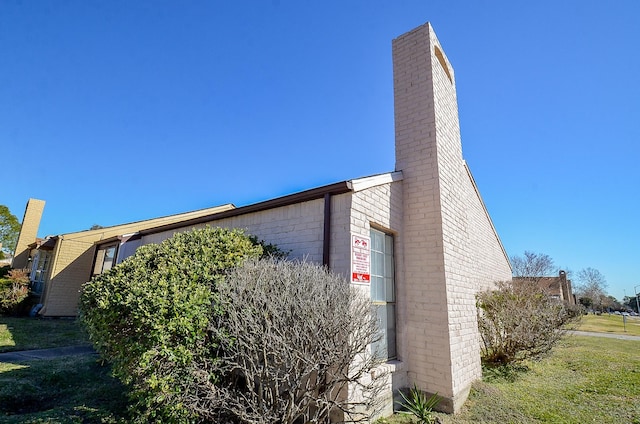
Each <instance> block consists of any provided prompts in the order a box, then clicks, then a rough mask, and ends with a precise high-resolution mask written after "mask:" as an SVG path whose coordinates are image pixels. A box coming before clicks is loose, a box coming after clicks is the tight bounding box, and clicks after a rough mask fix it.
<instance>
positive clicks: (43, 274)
mask: <svg viewBox="0 0 640 424" xmlns="http://www.w3.org/2000/svg"><path fill="white" fill-rule="evenodd" d="M50 259H51V252H49V251H45V250H38V252H37V253H36V254H35V257H34V258H33V265H32V267H31V274H30V279H31V290H32V291H33V293H34V294H36V295H38V294H42V289H43V288H44V282H45V278H47V271H49V262H50Z"/></svg>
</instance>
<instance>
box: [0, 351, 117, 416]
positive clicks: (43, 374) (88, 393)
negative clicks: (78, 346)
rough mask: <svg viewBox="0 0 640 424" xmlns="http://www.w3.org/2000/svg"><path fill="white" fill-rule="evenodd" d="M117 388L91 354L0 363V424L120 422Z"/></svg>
mask: <svg viewBox="0 0 640 424" xmlns="http://www.w3.org/2000/svg"><path fill="white" fill-rule="evenodd" d="M126 408H127V400H126V398H125V395H124V388H123V387H122V385H121V384H120V383H119V382H118V381H117V380H116V379H114V378H113V377H111V375H110V369H109V367H106V366H103V365H101V364H100V361H98V358H97V357H96V356H95V355H87V356H72V357H66V358H60V359H52V360H46V361H29V362H24V363H21V364H6V363H1V362H0V423H8V424H9V423H10V424H14V423H15V424H17V423H34V424H35V423H48V424H52V423H86V424H89V423H125V422H127V420H126V419H125V418H124V416H123V413H124V412H125V411H126Z"/></svg>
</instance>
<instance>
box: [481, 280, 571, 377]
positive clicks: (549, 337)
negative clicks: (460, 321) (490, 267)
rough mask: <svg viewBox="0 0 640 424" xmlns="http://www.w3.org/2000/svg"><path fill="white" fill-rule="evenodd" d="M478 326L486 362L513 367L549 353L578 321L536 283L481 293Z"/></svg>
mask: <svg viewBox="0 0 640 424" xmlns="http://www.w3.org/2000/svg"><path fill="white" fill-rule="evenodd" d="M476 299H477V306H478V325H479V329H480V336H481V338H482V358H483V361H485V362H486V363H491V364H510V363H515V362H519V361H522V360H525V359H535V358H538V357H540V356H541V355H543V354H545V353H547V352H549V351H550V350H551V349H552V348H553V346H554V345H555V344H556V343H557V342H558V341H559V340H560V339H561V338H562V336H563V335H564V333H565V331H566V330H565V328H566V324H567V323H569V322H570V321H571V320H572V319H575V316H574V314H569V313H568V311H567V309H566V308H565V306H564V305H563V304H562V303H561V302H559V301H557V300H555V299H552V298H551V297H549V296H548V295H547V294H546V293H545V292H544V291H543V290H542V289H540V288H539V287H538V285H537V283H536V282H535V281H520V282H518V283H517V284H514V283H512V282H511V281H506V282H499V283H497V289H495V290H488V291H485V292H481V293H478V294H477V296H476Z"/></svg>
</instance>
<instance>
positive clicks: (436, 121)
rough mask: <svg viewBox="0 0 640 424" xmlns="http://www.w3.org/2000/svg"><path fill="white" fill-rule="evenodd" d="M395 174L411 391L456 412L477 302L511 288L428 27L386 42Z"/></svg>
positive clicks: (467, 380) (447, 75)
mask: <svg viewBox="0 0 640 424" xmlns="http://www.w3.org/2000/svg"><path fill="white" fill-rule="evenodd" d="M393 75H394V99H395V126H396V170H398V171H402V173H403V175H404V181H403V209H404V212H403V213H404V216H403V225H404V227H403V234H404V242H403V243H404V246H403V250H404V255H403V259H402V261H401V262H400V263H399V264H398V266H399V267H402V271H403V272H402V275H404V284H403V287H404V290H403V292H404V294H403V295H404V297H405V299H403V303H404V305H405V307H404V311H403V312H402V320H403V321H404V326H403V327H404V329H403V330H402V331H403V333H404V335H403V337H402V338H401V339H402V340H404V341H403V342H402V343H403V345H402V346H401V347H400V352H401V353H403V355H402V360H403V361H404V362H406V363H407V368H406V369H407V371H408V373H407V376H408V378H409V384H410V385H413V384H414V383H415V384H417V385H418V386H419V387H420V388H422V389H423V390H425V391H427V392H431V393H435V392H438V393H439V395H440V396H442V397H443V402H442V404H441V407H442V408H443V409H444V410H447V411H455V410H457V409H458V408H459V407H460V406H461V405H462V403H463V402H464V400H465V399H466V397H467V395H468V393H469V389H470V386H471V383H472V382H473V381H474V380H476V379H478V378H480V377H481V365H480V349H479V342H480V341H479V333H478V328H477V315H476V309H475V293H476V292H477V291H478V290H481V289H484V288H487V287H489V286H490V284H492V282H493V281H497V280H499V279H510V278H511V276H510V274H511V272H510V267H509V265H508V260H507V259H506V254H504V250H503V249H502V245H501V243H500V241H499V239H498V238H497V234H495V229H494V228H493V225H492V224H491V221H490V219H489V216H488V214H487V213H486V210H485V209H484V204H483V203H482V200H481V199H480V196H479V193H478V191H477V187H476V186H475V183H474V182H473V178H472V177H471V174H470V172H469V170H468V168H467V166H466V164H465V162H464V160H463V158H462V144H461V140H460V124H459V121H458V104H457V96H456V84H455V82H456V81H455V75H454V72H453V68H452V67H451V64H450V63H449V60H448V59H447V57H446V56H445V54H444V52H443V50H442V47H441V46H440V43H439V41H438V39H437V37H436V35H435V33H434V31H433V28H432V27H431V25H430V24H429V23H426V24H424V25H422V26H420V27H418V28H416V29H414V30H412V31H410V32H408V33H406V34H403V35H401V36H400V37H398V38H396V39H395V40H393Z"/></svg>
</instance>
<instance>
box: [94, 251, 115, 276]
mask: <svg viewBox="0 0 640 424" xmlns="http://www.w3.org/2000/svg"><path fill="white" fill-rule="evenodd" d="M117 254H118V244H117V243H116V244H111V245H109V246H102V247H100V248H99V249H98V251H97V252H96V262H95V266H94V267H93V275H98V274H102V273H103V272H106V271H109V270H110V269H111V267H113V266H114V265H115V263H116V255H117Z"/></svg>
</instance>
